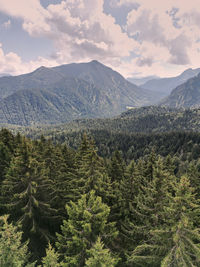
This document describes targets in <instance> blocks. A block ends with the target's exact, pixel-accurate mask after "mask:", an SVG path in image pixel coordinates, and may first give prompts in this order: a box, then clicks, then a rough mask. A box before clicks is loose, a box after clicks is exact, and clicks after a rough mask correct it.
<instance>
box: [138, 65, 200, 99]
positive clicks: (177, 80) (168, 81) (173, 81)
mask: <svg viewBox="0 0 200 267" xmlns="http://www.w3.org/2000/svg"><path fill="white" fill-rule="evenodd" d="M199 73H200V68H198V69H187V70H185V71H184V72H183V73H181V74H180V75H179V76H176V77H171V78H160V79H153V80H149V81H147V82H146V83H144V84H142V85H141V87H142V88H145V89H148V90H151V91H155V92H160V93H162V94H163V95H164V96H167V95H169V94H170V93H171V91H172V90H173V89H174V88H176V87H177V86H179V85H181V84H182V83H185V82H186V81H187V80H188V79H190V78H192V77H194V76H196V75H198V74H199Z"/></svg>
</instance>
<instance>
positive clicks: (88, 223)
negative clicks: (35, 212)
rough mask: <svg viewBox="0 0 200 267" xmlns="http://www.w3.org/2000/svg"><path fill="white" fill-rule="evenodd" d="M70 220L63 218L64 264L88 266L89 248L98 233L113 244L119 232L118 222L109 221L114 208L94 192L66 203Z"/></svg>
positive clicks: (61, 244) (60, 242) (59, 245)
mask: <svg viewBox="0 0 200 267" xmlns="http://www.w3.org/2000/svg"><path fill="white" fill-rule="evenodd" d="M66 209H67V214H68V220H67V221H66V220H65V221H63V225H62V226H61V231H62V233H61V234H57V237H58V242H57V243H56V245H57V248H58V250H59V253H60V254H61V255H62V259H63V264H62V265H63V266H70V267H79V266H80V267H81V266H84V265H85V260H86V259H87V251H88V250H89V249H91V247H92V245H93V244H94V243H95V242H96V240H97V238H98V236H100V237H101V238H102V240H103V241H104V242H105V244H106V245H107V246H110V245H111V243H112V242H113V240H114V238H115V237H116V236H117V231H116V228H115V224H114V223H108V222H107V220H108V216H109V212H110V209H109V207H108V206H107V205H106V204H103V203H102V200H101V197H99V196H95V192H94V191H91V192H90V193H89V194H85V195H83V196H82V197H81V199H79V200H78V203H77V204H76V203H74V202H71V203H70V205H66Z"/></svg>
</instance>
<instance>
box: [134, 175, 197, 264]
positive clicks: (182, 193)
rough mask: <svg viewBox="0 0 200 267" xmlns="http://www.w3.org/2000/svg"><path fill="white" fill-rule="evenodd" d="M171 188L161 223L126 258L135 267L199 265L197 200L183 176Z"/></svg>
mask: <svg viewBox="0 0 200 267" xmlns="http://www.w3.org/2000/svg"><path fill="white" fill-rule="evenodd" d="M174 190H175V195H174V196H173V194H169V196H168V200H169V202H168V204H167V203H166V204H165V206H164V210H165V220H164V223H163V224H162V225H158V226H157V228H154V229H152V230H151V231H150V235H149V239H148V240H147V241H146V242H143V243H142V244H141V245H139V246H137V247H136V249H135V250H134V251H133V253H132V255H131V257H130V258H129V262H131V263H132V264H134V266H155V267H156V266H162V267H167V266H172V267H176V266H187V267H188V266H191V267H192V266H200V229H199V228H198V226H199V218H200V209H199V208H200V205H199V204H200V201H199V200H197V199H196V198H195V195H194V193H193V191H194V189H193V188H192V187H191V186H190V183H189V180H188V178H186V177H182V178H181V180H180V182H179V183H177V184H176V186H175V188H174Z"/></svg>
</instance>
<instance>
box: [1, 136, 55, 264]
mask: <svg viewBox="0 0 200 267" xmlns="http://www.w3.org/2000/svg"><path fill="white" fill-rule="evenodd" d="M51 191H52V190H51V181H50V180H49V179H48V177H47V175H46V173H45V169H44V168H43V166H42V164H41V163H39V162H38V161H37V159H36V157H34V149H33V145H32V143H29V142H27V141H26V140H24V142H23V143H22V144H21V146H20V147H19V148H17V149H16V152H15V155H14V156H13V158H12V160H11V163H10V166H9V168H8V170H7V174H6V178H5V180H4V181H3V184H2V201H3V204H4V208H5V210H6V212H7V213H10V217H11V219H12V220H15V221H17V223H20V224H21V225H22V230H23V232H24V233H23V240H27V239H29V245H28V246H29V249H30V250H31V251H32V252H33V251H34V255H32V256H33V259H34V260H35V259H37V258H38V257H40V255H41V254H42V253H43V249H41V248H39V247H38V242H39V240H40V242H42V244H45V242H47V241H49V239H50V238H51V223H52V219H53V218H54V216H55V215H56V211H55V210H54V209H52V208H51V206H50V204H49V200H50V199H51Z"/></svg>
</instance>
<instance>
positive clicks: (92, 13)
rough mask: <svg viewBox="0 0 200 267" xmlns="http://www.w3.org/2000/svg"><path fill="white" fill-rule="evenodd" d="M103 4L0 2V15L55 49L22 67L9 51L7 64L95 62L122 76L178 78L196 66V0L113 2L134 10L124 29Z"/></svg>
mask: <svg viewBox="0 0 200 267" xmlns="http://www.w3.org/2000/svg"><path fill="white" fill-rule="evenodd" d="M103 4H104V1H103V0H63V1H62V2H61V3H60V4H51V5H49V6H48V7H47V8H44V7H42V5H41V4H40V1H39V0H28V1H27V0H18V1H13V0H6V1H5V0H0V11H2V12H4V13H6V14H8V15H10V16H14V17H18V18H21V20H22V23H23V29H24V30H25V31H27V32H28V33H29V35H30V36H32V37H45V38H48V39H50V40H52V41H53V43H54V46H55V53H54V54H52V55H51V58H49V59H44V58H43V57H39V58H38V60H37V61H33V62H30V63H27V64H21V63H20V61H21V59H20V58H19V56H17V55H16V54H12V53H11V55H10V57H11V59H9V60H10V62H13V66H15V67H16V65H17V64H18V65H19V66H21V67H19V70H21V71H22V69H24V68H26V69H27V70H29V69H32V68H33V67H34V66H38V64H43V65H48V66H49V65H52V64H63V63H70V62H74V61H76V62H82V61H89V60H92V59H97V60H100V61H102V62H103V63H105V64H108V65H110V66H113V67H114V68H117V69H118V70H119V71H120V72H121V73H122V74H124V75H125V76H130V73H131V72H143V75H152V74H153V75H154V74H157V75H163V73H164V70H165V71H166V74H169V73H170V74H171V73H174V74H177V72H179V71H181V70H184V69H185V68H186V67H190V66H192V67H199V62H200V53H199V51H200V43H199V42H197V40H199V39H200V30H199V24H200V12H199V11H198V6H199V0H190V1H188V0H167V1H158V0H112V4H115V5H116V7H118V8H120V6H122V5H126V6H129V7H130V6H131V7H132V10H131V11H130V12H129V14H128V15H127V23H126V25H125V27H124V29H123V30H122V27H121V26H120V25H118V24H116V21H115V19H114V18H113V17H112V16H111V15H108V14H105V13H104V10H103ZM129 10H130V9H129ZM1 50H2V48H1ZM132 54H133V55H134V57H135V58H131V55H132ZM2 58H4V60H6V58H8V54H7V55H5V54H3V56H1V60H2V61H3V59H2ZM7 60H8V59H7ZM4 62H5V61H4ZM9 64H10V66H11V63H9ZM22 65H24V66H22ZM15 67H14V69H15ZM13 72H15V71H14V70H13ZM17 72H19V71H17V70H16V73H17ZM167 72H168V73H167Z"/></svg>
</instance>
